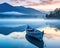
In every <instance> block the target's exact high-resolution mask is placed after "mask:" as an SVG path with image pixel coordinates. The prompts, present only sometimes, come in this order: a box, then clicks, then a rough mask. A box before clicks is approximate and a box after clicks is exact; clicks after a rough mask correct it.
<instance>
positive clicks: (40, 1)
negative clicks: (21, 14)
mask: <svg viewBox="0 0 60 48" xmlns="http://www.w3.org/2000/svg"><path fill="white" fill-rule="evenodd" d="M4 2H7V3H10V4H12V5H14V6H26V7H31V8H34V9H37V10H45V11H50V10H54V9H56V8H60V0H0V3H4Z"/></svg>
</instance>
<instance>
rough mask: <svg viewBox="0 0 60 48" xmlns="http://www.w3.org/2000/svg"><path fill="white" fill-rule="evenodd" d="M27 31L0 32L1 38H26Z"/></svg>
mask: <svg viewBox="0 0 60 48" xmlns="http://www.w3.org/2000/svg"><path fill="white" fill-rule="evenodd" d="M25 35H26V32H12V33H10V34H9V35H3V34H0V38H13V39H24V38H25Z"/></svg>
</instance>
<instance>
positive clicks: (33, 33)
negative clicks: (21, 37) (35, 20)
mask: <svg viewBox="0 0 60 48" xmlns="http://www.w3.org/2000/svg"><path fill="white" fill-rule="evenodd" d="M26 34H27V35H28V36H31V37H34V38H37V39H39V40H43V35H44V31H39V30H37V29H34V28H32V27H31V26H27V28H26Z"/></svg>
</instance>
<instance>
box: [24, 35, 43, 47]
mask: <svg viewBox="0 0 60 48" xmlns="http://www.w3.org/2000/svg"><path fill="white" fill-rule="evenodd" d="M25 37H26V39H27V40H28V41H29V42H30V43H32V44H34V45H35V46H37V47H39V48H44V41H43V40H38V39H36V38H34V37H31V36H28V35H27V34H26V36H25Z"/></svg>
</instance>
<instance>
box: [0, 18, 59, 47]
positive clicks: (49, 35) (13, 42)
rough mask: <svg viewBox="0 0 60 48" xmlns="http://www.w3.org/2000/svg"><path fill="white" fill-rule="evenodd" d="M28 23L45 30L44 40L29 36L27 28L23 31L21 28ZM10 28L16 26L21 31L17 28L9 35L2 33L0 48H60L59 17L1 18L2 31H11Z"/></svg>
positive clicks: (0, 28) (0, 35)
mask: <svg viewBox="0 0 60 48" xmlns="http://www.w3.org/2000/svg"><path fill="white" fill-rule="evenodd" d="M27 25H30V26H31V27H34V28H36V29H38V30H41V31H42V30H44V33H45V34H44V37H43V40H42V41H39V40H37V39H34V38H32V37H29V36H28V35H26V31H25V30H23V31H22V32H21V29H23V28H25V27H26V26H27ZM2 27H3V28H2ZM18 27H23V28H20V29H19V28H18ZM8 28H13V29H15V28H16V29H18V30H19V31H17V30H16V29H15V30H13V31H10V32H11V33H9V34H8V35H4V34H0V48H60V20H58V19H49V20H48V19H0V32H4V33H5V32H9V30H11V29H9V30H8Z"/></svg>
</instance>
